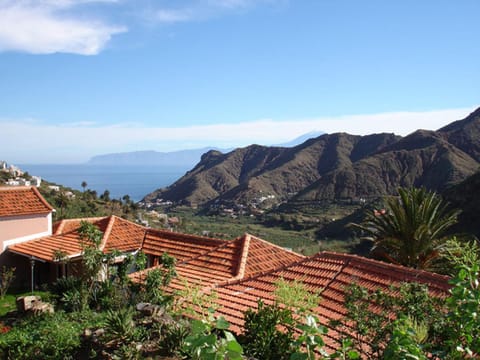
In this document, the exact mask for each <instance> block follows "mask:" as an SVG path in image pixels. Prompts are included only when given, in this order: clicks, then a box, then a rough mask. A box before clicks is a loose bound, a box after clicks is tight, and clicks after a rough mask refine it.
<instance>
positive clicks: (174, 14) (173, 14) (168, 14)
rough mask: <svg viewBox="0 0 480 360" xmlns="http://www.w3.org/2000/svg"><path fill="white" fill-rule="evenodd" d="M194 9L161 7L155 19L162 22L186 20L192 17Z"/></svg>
mask: <svg viewBox="0 0 480 360" xmlns="http://www.w3.org/2000/svg"><path fill="white" fill-rule="evenodd" d="M192 15H193V14H192V11H191V10H190V9H182V10H167V9H160V10H157V11H156V12H155V16H154V18H155V19H154V20H156V21H158V22H161V23H176V22H184V21H189V20H191V19H192Z"/></svg>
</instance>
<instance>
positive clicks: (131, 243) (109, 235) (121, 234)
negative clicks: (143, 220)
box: [103, 216, 146, 253]
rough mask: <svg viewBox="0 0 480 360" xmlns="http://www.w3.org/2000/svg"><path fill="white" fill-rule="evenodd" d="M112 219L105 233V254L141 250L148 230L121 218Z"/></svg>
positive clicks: (113, 217)
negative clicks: (115, 251) (116, 251)
mask: <svg viewBox="0 0 480 360" xmlns="http://www.w3.org/2000/svg"><path fill="white" fill-rule="evenodd" d="M110 218H111V220H110V222H109V226H108V228H107V229H106V231H105V233H104V241H103V252H105V253H107V252H111V251H112V250H114V249H116V250H119V251H121V252H129V251H135V250H138V249H140V248H141V246H142V242H143V239H144V237H145V232H146V229H145V228H144V227H143V226H140V225H137V224H135V223H133V222H131V221H128V220H125V219H122V218H120V217H116V216H111V217H110Z"/></svg>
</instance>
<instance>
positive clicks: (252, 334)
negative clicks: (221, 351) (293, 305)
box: [239, 300, 294, 360]
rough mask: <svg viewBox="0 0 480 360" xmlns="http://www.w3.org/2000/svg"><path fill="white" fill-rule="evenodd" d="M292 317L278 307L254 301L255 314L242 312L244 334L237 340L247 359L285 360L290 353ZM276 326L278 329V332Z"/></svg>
mask: <svg viewBox="0 0 480 360" xmlns="http://www.w3.org/2000/svg"><path fill="white" fill-rule="evenodd" d="M293 324H294V320H293V314H292V311H291V310H289V309H285V308H283V309H282V308H280V306H279V305H278V304H273V305H265V304H264V302H263V301H262V300H259V301H258V307H257V310H256V311H255V310H253V309H248V310H247V311H246V312H245V331H244V334H243V336H241V337H240V338H239V340H240V343H241V344H242V345H243V347H244V349H245V353H246V354H247V355H248V356H252V357H254V358H257V359H264V360H277V359H278V360H282V359H288V358H289V356H290V354H291V353H292V352H293V349H292V343H293V341H294V338H293ZM280 325H281V326H282V328H280Z"/></svg>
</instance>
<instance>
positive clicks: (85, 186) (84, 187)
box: [81, 181, 88, 192]
mask: <svg viewBox="0 0 480 360" xmlns="http://www.w3.org/2000/svg"><path fill="white" fill-rule="evenodd" d="M81 186H82V188H83V192H85V189H86V188H87V186H88V184H87V182H86V181H82V185H81Z"/></svg>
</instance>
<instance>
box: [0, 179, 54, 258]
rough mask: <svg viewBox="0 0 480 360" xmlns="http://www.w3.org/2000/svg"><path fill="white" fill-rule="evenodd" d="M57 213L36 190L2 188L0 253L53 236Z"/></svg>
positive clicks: (32, 188) (28, 188)
mask: <svg viewBox="0 0 480 360" xmlns="http://www.w3.org/2000/svg"><path fill="white" fill-rule="evenodd" d="M54 211H55V210H54V209H53V208H52V207H51V206H50V204H49V203H47V201H46V200H45V199H44V198H43V197H42V195H40V193H39V192H38V190H37V189H36V188H35V187H8V186H4V187H0V252H3V251H4V250H5V249H6V248H7V246H9V245H13V244H19V243H22V242H25V241H28V240H32V239H36V238H39V237H42V236H48V235H51V234H52V213H53V212H54ZM0 265H1V264H0Z"/></svg>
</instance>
